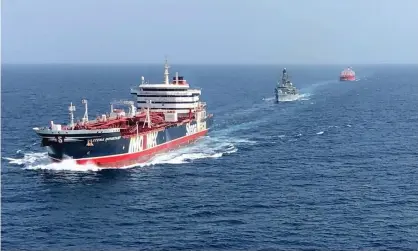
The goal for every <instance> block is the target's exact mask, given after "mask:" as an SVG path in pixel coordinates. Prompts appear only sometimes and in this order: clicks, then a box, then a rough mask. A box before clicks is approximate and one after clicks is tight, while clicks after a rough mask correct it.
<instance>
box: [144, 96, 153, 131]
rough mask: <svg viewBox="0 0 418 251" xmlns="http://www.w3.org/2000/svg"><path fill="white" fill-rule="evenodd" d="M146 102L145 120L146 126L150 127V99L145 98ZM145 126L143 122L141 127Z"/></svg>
mask: <svg viewBox="0 0 418 251" xmlns="http://www.w3.org/2000/svg"><path fill="white" fill-rule="evenodd" d="M146 102H147V104H148V107H147V111H146V118H145V119H146V121H147V125H148V128H151V114H150V106H151V103H152V101H151V100H147V101H146ZM144 127H145V123H144V125H143V126H142V128H144Z"/></svg>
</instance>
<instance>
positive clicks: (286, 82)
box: [274, 68, 298, 102]
mask: <svg viewBox="0 0 418 251" xmlns="http://www.w3.org/2000/svg"><path fill="white" fill-rule="evenodd" d="M274 91H275V94H276V102H279V101H284V100H287V99H289V98H290V99H291V98H292V97H295V96H296V95H298V90H297V89H296V87H294V86H293V83H292V82H291V81H290V79H289V75H288V74H287V70H286V68H284V69H283V72H282V79H281V81H278V82H277V86H276V88H275V89H274Z"/></svg>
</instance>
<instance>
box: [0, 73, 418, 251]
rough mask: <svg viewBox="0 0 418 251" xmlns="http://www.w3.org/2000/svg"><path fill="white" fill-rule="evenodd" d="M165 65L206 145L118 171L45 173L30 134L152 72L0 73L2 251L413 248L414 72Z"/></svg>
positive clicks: (121, 92) (158, 76)
mask: <svg viewBox="0 0 418 251" xmlns="http://www.w3.org/2000/svg"><path fill="white" fill-rule="evenodd" d="M282 67H284V66H262V65H258V66H231V65H219V66H214V65H212V66H203V65H201V66H187V65H183V66H178V65H172V68H171V73H174V72H175V71H179V72H180V74H181V75H184V76H185V78H186V79H187V80H188V82H189V83H190V84H191V85H192V86H194V87H200V88H202V92H203V96H202V98H203V99H204V100H205V101H206V102H207V103H208V107H209V111H210V112H212V113H214V116H215V126H214V128H213V129H212V130H211V132H210V134H209V136H208V137H205V138H203V139H202V140H200V141H199V142H197V143H196V144H194V145H191V146H189V147H185V148H183V149H179V150H176V151H174V152H171V153H169V154H166V155H162V156H157V157H156V158H155V159H153V160H152V161H151V162H150V163H147V164H144V165H140V166H138V167H134V168H129V169H123V170H98V169H97V168H95V167H93V166H89V167H84V168H82V167H79V166H76V165H74V164H73V163H71V162H66V163H62V164H51V163H50V162H49V160H48V159H47V157H46V153H45V151H44V150H43V149H42V148H41V147H40V146H39V142H40V140H39V138H38V137H37V136H36V135H35V133H34V132H33V131H32V128H33V127H35V126H40V125H47V124H48V123H49V121H50V120H53V121H55V122H56V123H58V122H67V121H68V119H69V118H68V112H67V107H68V105H69V103H70V102H71V101H72V102H73V103H74V104H75V105H76V107H77V115H78V117H80V118H81V117H82V115H83V112H84V111H83V106H82V104H81V99H82V98H87V99H88V100H89V109H90V110H89V113H90V115H91V116H96V115H98V114H101V113H102V112H107V111H108V110H109V109H110V107H109V102H110V101H112V100H115V99H130V98H132V97H131V95H130V94H129V88H130V87H132V86H134V85H137V84H139V82H140V76H141V75H144V76H145V78H146V79H149V80H150V81H151V82H160V81H162V79H163V67H162V65H151V66H144V65H3V66H2V90H1V91H2V114H1V116H2V125H1V126H2V150H1V153H2V162H1V164H2V169H1V171H2V187H1V189H2V190H1V191H2V204H1V206H2V215H1V216H2V218H1V220H2V221H1V223H2V232H1V237H2V247H3V249H5V250H289V249H292V250H293V249H296V250H308V249H309V250H358V249H367V250H382V249H392V250H393V249H396V250H416V249H418V155H417V149H418V137H417V133H416V132H417V128H418V113H417V111H418V84H417V79H418V66H354V70H355V71H356V73H357V76H358V81H356V82H339V81H338V74H339V72H340V71H341V70H342V68H343V66H286V67H287V69H288V71H289V73H290V75H291V76H292V80H293V82H294V84H295V85H296V86H297V87H298V88H300V91H301V95H300V97H299V98H298V99H295V100H293V101H290V102H285V103H281V104H275V103H274V100H273V95H274V86H275V84H276V81H277V79H278V78H279V77H280V73H281V68H282Z"/></svg>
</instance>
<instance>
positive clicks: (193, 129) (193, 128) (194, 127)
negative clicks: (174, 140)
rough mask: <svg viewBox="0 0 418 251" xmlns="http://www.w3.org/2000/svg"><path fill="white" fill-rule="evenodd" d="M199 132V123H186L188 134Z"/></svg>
mask: <svg viewBox="0 0 418 251" xmlns="http://www.w3.org/2000/svg"><path fill="white" fill-rule="evenodd" d="M195 133H197V124H194V125H191V124H190V123H188V124H186V136H189V135H192V134H195Z"/></svg>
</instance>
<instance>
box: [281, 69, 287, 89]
mask: <svg viewBox="0 0 418 251" xmlns="http://www.w3.org/2000/svg"><path fill="white" fill-rule="evenodd" d="M286 79H287V71H286V68H283V75H282V85H284V84H286Z"/></svg>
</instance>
